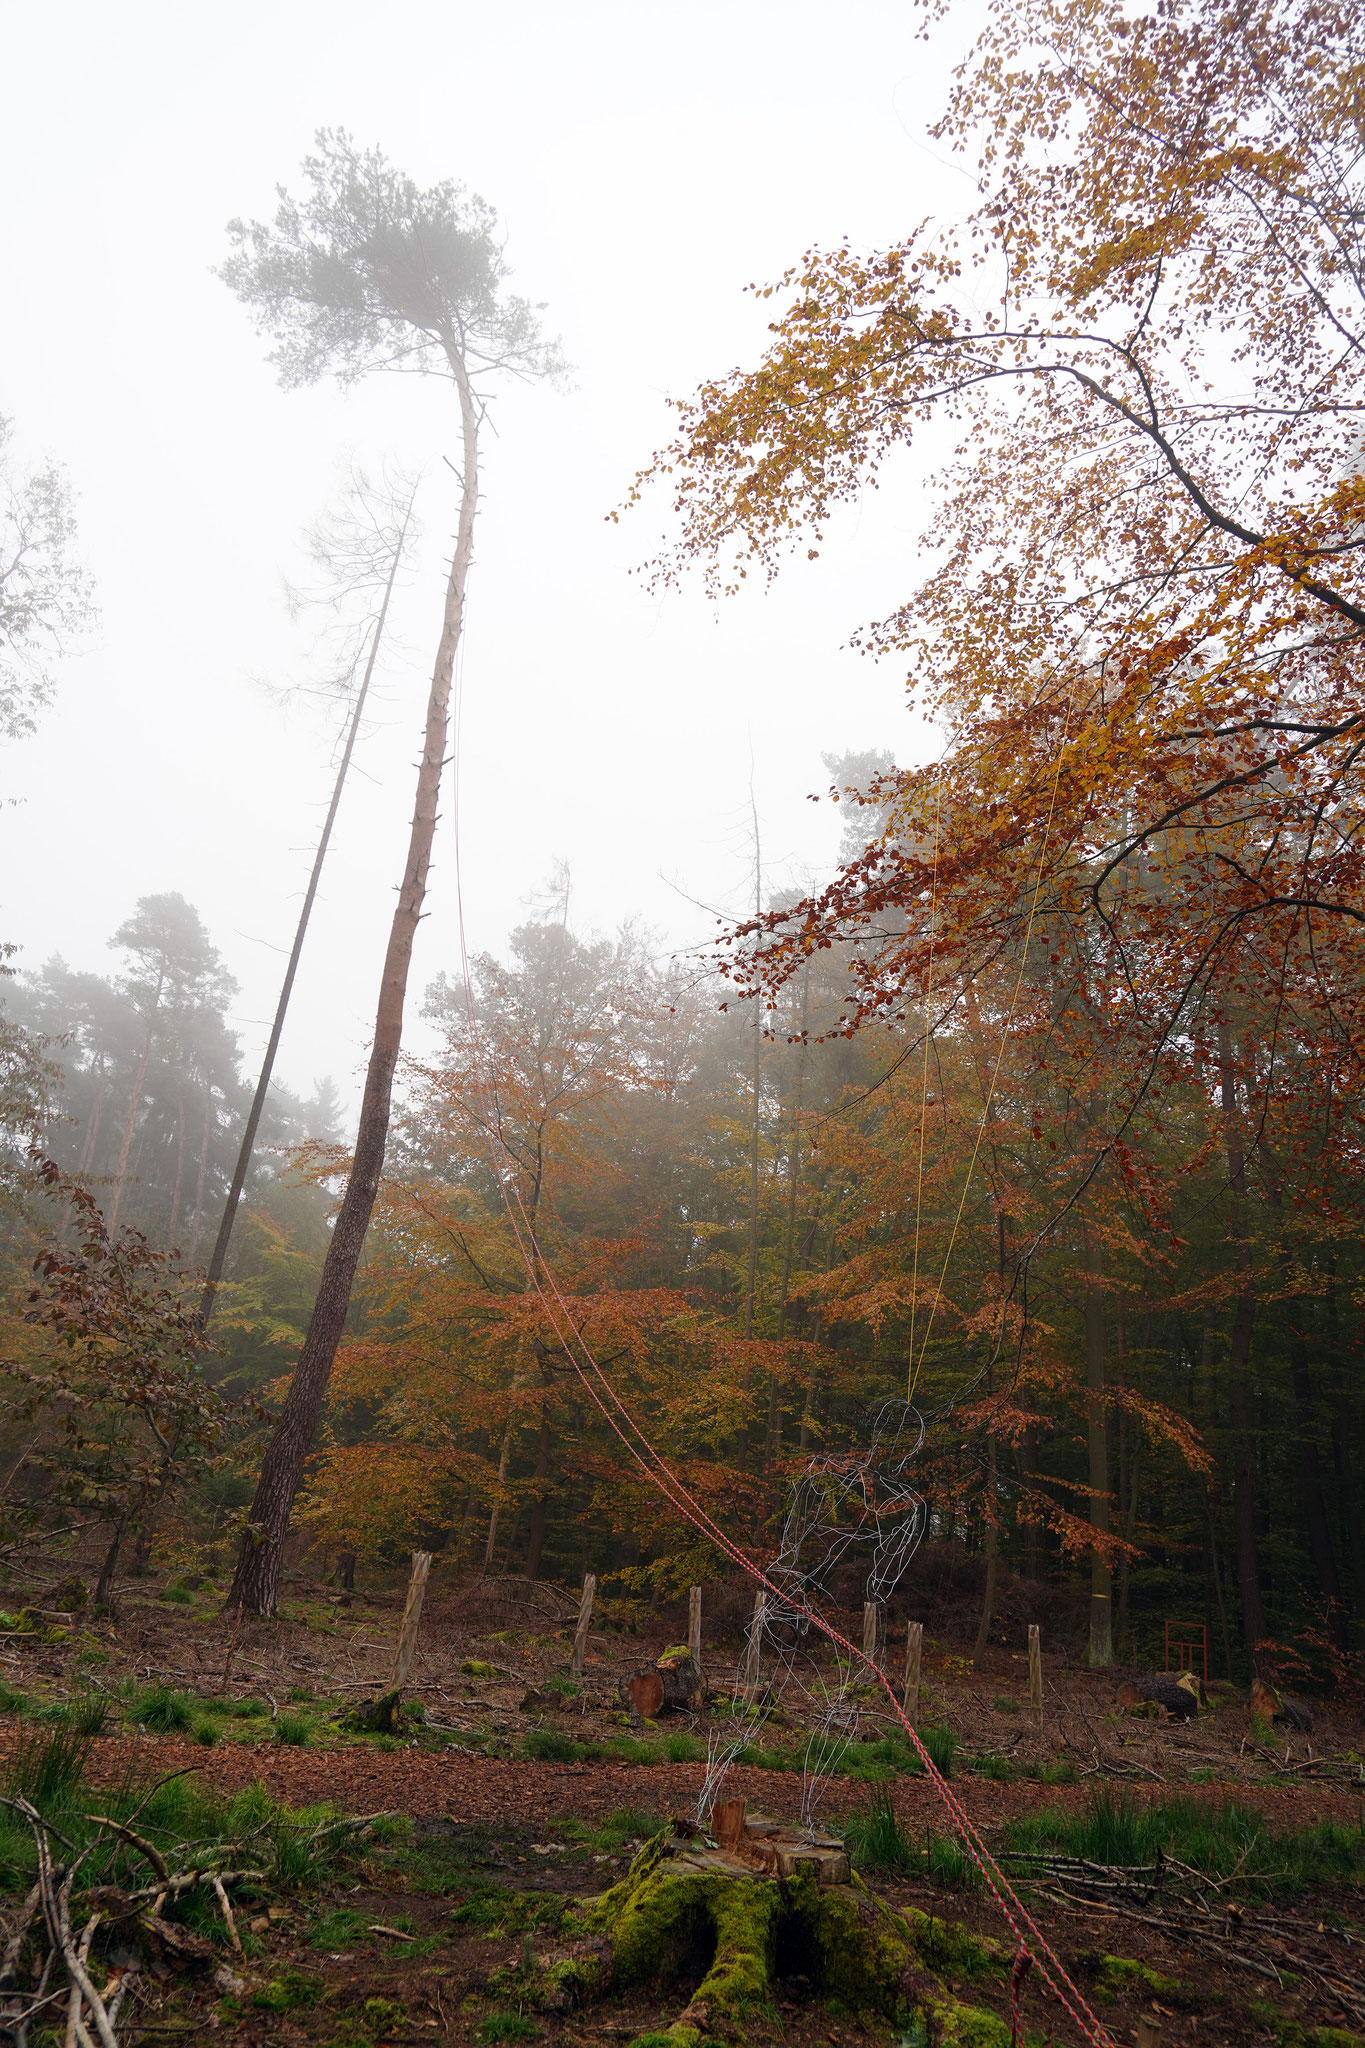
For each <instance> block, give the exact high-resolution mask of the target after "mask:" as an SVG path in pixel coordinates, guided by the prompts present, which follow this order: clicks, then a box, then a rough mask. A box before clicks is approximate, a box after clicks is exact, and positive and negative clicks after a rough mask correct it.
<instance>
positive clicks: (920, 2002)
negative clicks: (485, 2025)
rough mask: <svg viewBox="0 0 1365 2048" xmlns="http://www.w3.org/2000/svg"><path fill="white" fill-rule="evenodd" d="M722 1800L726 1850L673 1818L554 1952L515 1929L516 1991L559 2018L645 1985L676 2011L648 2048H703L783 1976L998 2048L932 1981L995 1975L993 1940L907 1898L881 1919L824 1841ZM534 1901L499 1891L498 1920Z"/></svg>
mask: <svg viewBox="0 0 1365 2048" xmlns="http://www.w3.org/2000/svg"><path fill="white" fill-rule="evenodd" d="M726 1806H727V1809H728V1818H727V1824H726V1834H727V1840H728V1841H729V1842H730V1844H731V1846H729V1847H723V1846H721V1844H720V1842H719V1841H718V1839H717V1838H716V1837H715V1835H714V1832H713V1834H712V1836H711V1837H710V1838H709V1839H708V1837H707V1836H706V1835H705V1834H703V1833H702V1832H701V1831H700V1830H699V1829H697V1828H696V1827H695V1826H694V1825H693V1824H692V1823H691V1822H688V1821H674V1822H672V1823H670V1825H669V1827H667V1828H666V1829H664V1830H663V1832H662V1833H661V1834H658V1835H656V1836H655V1837H654V1838H653V1840H652V1841H649V1842H646V1844H645V1845H644V1847H643V1848H642V1849H641V1850H640V1851H639V1853H638V1854H637V1855H636V1857H635V1859H634V1861H633V1862H632V1864H631V1866H630V1869H629V1870H628V1871H627V1873H626V1875H625V1877H624V1878H623V1879H622V1880H621V1882H620V1883H619V1884H617V1885H613V1886H612V1888H611V1890H610V1891H608V1892H604V1893H602V1894H601V1895H600V1897H597V1898H590V1899H578V1900H575V1901H574V1902H573V1903H572V1904H571V1905H569V1907H568V1908H567V1910H566V1911H565V1913H564V1916H563V1920H562V1922H561V1924H560V1927H559V1930H558V1938H557V1939H556V1941H555V1943H554V1945H553V1946H552V1947H550V1948H549V1949H547V1950H545V1951H543V1952H541V1953H538V1954H532V1953H531V1952H530V1949H531V1944H530V1939H529V1937H528V1954H527V1960H526V1962H524V1963H523V1977H522V1980H521V1985H522V1987H524V1988H522V1989H520V1990H519V1996H521V1997H524V1998H525V2001H526V2003H528V2004H535V2005H539V2006H540V2008H541V2009H542V2010H546V2011H552V2012H565V2011H568V2010H570V2009H572V2008H574V2007H582V2006H587V2005H590V2004H591V2003H593V2002H594V2001H595V2000H597V1999H599V1998H601V1997H604V1996H608V1995H615V1994H618V1993H620V1992H622V1991H626V1990H629V1989H631V1988H632V1987H633V1986H636V1985H657V1986H658V1987H659V1991H660V1994H661V1996H662V1997H663V1998H664V1999H665V2000H666V2001H669V2002H671V2005H672V2008H673V2009H674V2010H676V2011H677V2017H676V2018H675V2019H674V2020H673V2021H672V2023H671V2024H666V2023H665V2022H664V2021H663V2020H660V2022H658V2027H659V2031H657V2032H652V2033H651V2035H650V2041H651V2044H652V2048H654V2044H657V2048H663V2044H665V2043H666V2044H668V2048H700V2044H701V2043H702V2042H703V2041H718V2040H724V2041H742V2040H743V2039H745V2038H746V2036H748V2035H749V2034H750V2032H751V2030H752V2028H753V2027H754V2026H755V2025H756V2024H757V2025H758V2026H760V2027H761V2026H763V2025H764V2023H765V2022H766V2023H768V2025H771V2023H772V2022H773V2021H774V2020H775V2019H776V2018H777V2002H776V2001H777V1994H778V1991H779V1990H780V1989H781V1987H782V1986H783V1985H784V1984H786V1985H795V1986H799V1989H800V1993H801V1996H802V1997H803V1998H806V1997H808V1998H810V1999H811V2000H812V2002H814V2001H821V2002H823V2001H829V2002H830V2003H832V2004H835V2005H837V2007H838V2008H839V2009H840V2010H841V2011H842V2012H847V2013H850V2014H868V2015H870V2016H876V2017H877V2018H878V2019H880V2020H882V2021H889V2022H890V2023H891V2024H892V2025H893V2026H896V2027H898V2028H900V2029H902V2030H908V2031H909V2032H911V2034H912V2035H913V2034H914V2033H915V2032H916V2030H917V2031H918V2033H919V2035H920V2037H921V2038H923V2039H926V2040H931V2041H941V2042H944V2043H945V2044H946V2043H949V2042H957V2043H967V2042H970V2043H971V2044H972V2048H1009V2039H1010V2033H1009V2028H1008V2027H1007V2026H1006V2025H1005V2023H1004V2022H1003V2021H1002V2020H1000V2019H999V2018H997V2017H996V2015H995V2014H994V2013H991V2012H988V2011H986V2010H984V2009H983V2008H981V2007H976V2006H967V2005H963V2004H960V2003H959V2002H958V2001H957V2000H956V1999H955V1998H954V1997H953V1996H952V1994H951V1992H949V1991H948V1990H947V1989H946V1987H945V1984H944V1982H943V1979H944V1978H945V1977H952V1978H958V1977H961V1976H971V1975H978V1974H983V1973H986V1972H992V1973H1002V1972H1004V1971H1007V1970H1008V1968H1009V1955H1008V1952H1007V1951H1006V1950H1005V1949H1004V1948H1003V1947H1002V1946H1001V1944H1000V1943H998V1942H993V1941H989V1940H985V1939H982V1938H979V1937H977V1936H975V1935H972V1934H969V1933H967V1932H966V1931H965V1930H964V1929H962V1928H961V1927H958V1926H955V1925H954V1924H953V1923H951V1922H945V1921H944V1920H943V1918H942V1917H941V1916H940V1915H934V1916H932V1917H931V1916H930V1915H929V1914H927V1913H922V1912H920V1911H918V1910H917V1909H916V1908H914V1907H911V1908H909V1909H908V1910H907V1911H906V1912H905V1913H904V1914H902V1913H897V1912H893V1911H892V1910H891V1908H890V1907H888V1906H886V1905H883V1904H882V1902H881V1901H880V1900H879V1899H878V1898H876V1897H875V1895H874V1894H873V1893H872V1892H870V1891H869V1890H868V1888H867V1886H866V1885H865V1884H864V1883H863V1882H862V1880H861V1879H860V1878H858V1877H854V1876H852V1875H850V1872H849V1865H848V1857H847V1854H846V1853H845V1851H844V1848H843V1844H842V1843H841V1842H839V1841H837V1840H836V1839H835V1838H834V1837H825V1836H820V1835H812V1836H804V1835H801V1834H799V1833H798V1832H797V1831H795V1830H794V1829H789V1828H783V1827H780V1826H779V1825H778V1824H777V1823H776V1822H773V1821H765V1820H761V1819H760V1818H759V1817H758V1816H757V1815H746V1813H745V1811H744V1802H743V1801H742V1800H735V1801H727V1802H726ZM542 1896H543V1895H540V1894H529V1895H526V1902H525V1904H524V1903H523V1901H522V1900H521V1899H519V1898H518V1896H517V1895H515V1894H513V1895H511V1897H510V1898H509V1901H508V1907H507V1912H508V1923H507V1924H508V1926H509V1927H516V1926H525V1925H526V1914H527V1912H528V1911H529V1910H530V1901H533V1900H534V1901H537V1902H539V1901H540V1900H541V1898H542ZM540 1910H541V1911H542V1912H543V1906H542V1907H540ZM679 2008H681V2009H680V2010H679Z"/></svg>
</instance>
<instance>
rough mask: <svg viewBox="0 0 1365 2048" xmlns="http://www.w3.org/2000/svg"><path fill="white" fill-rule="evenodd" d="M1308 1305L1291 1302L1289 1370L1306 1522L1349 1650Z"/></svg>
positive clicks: (1335, 1636) (1341, 1643)
mask: <svg viewBox="0 0 1365 2048" xmlns="http://www.w3.org/2000/svg"><path fill="white" fill-rule="evenodd" d="M1303 1308H1304V1303H1303V1300H1302V1298H1301V1297H1300V1296H1297V1295H1296V1296H1294V1297H1292V1298H1291V1300H1290V1302H1289V1313H1290V1317H1291V1323H1290V1332H1289V1367H1290V1377H1291V1378H1292V1380H1293V1383H1294V1419H1295V1422H1296V1424H1297V1429H1298V1439H1299V1477H1300V1479H1301V1480H1302V1483H1303V1511H1304V1520H1305V1522H1306V1523H1307V1527H1308V1549H1309V1553H1310V1555H1311V1556H1312V1559H1313V1569H1314V1571H1316V1573H1317V1575H1318V1587H1319V1590H1320V1591H1321V1593H1322V1598H1323V1603H1324V1605H1325V1607H1326V1609H1327V1614H1326V1620H1327V1633H1328V1636H1329V1637H1330V1639H1331V1641H1332V1643H1333V1645H1334V1647H1335V1648H1336V1649H1338V1650H1341V1651H1344V1650H1345V1649H1346V1646H1347V1640H1346V1638H1347V1632H1346V1607H1345V1603H1344V1602H1343V1600H1342V1597H1341V1581H1340V1579H1339V1578H1338V1577H1337V1561H1336V1558H1335V1556H1334V1555H1333V1551H1332V1536H1331V1531H1330V1529H1329V1528H1328V1524H1327V1502H1326V1498H1325V1496H1324V1493H1323V1485H1322V1463H1321V1459H1320V1457H1319V1454H1318V1429H1317V1420H1316V1417H1315V1416H1314V1413H1313V1384H1312V1380H1311V1379H1310V1377H1309V1371H1308V1347H1307V1344H1306V1342H1305V1339H1304V1333H1303V1320H1302V1318H1303Z"/></svg>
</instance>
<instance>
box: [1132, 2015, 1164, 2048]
mask: <svg viewBox="0 0 1365 2048" xmlns="http://www.w3.org/2000/svg"><path fill="white" fill-rule="evenodd" d="M1137 2048H1161V2021H1160V2020H1154V2019H1151V2018H1149V2017H1148V2015H1147V2014H1146V2013H1145V2012H1144V2013H1140V2014H1139V2015H1138V2023H1137Z"/></svg>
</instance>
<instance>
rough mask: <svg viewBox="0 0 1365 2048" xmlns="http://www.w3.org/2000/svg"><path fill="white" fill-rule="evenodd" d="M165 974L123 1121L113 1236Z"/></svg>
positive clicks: (110, 1228)
mask: <svg viewBox="0 0 1365 2048" xmlns="http://www.w3.org/2000/svg"><path fill="white" fill-rule="evenodd" d="M164 986H165V976H164V975H163V976H162V978H161V980H160V981H158V982H157V985H156V1000H155V1002H154V1003H153V1004H152V1008H151V1013H150V1015H149V1016H148V1018H147V1033H146V1036H145V1037H144V1039H143V1041H142V1057H141V1059H140V1060H139V1061H138V1063H137V1075H136V1077H135V1079H134V1081H133V1092H132V1094H131V1095H130V1096H129V1098H128V1114H127V1116H126V1117H125V1118H124V1121H123V1138H122V1141H121V1142H120V1144H119V1148H118V1170H117V1172H116V1174H115V1176H114V1199H113V1201H112V1203H111V1204H110V1207H109V1223H108V1226H107V1227H108V1231H109V1235H110V1236H111V1237H112V1236H113V1234H114V1232H115V1230H116V1229H117V1228H118V1212H119V1209H120V1208H121V1206H122V1203H123V1185H124V1181H125V1179H126V1177H127V1173H128V1154H129V1153H130V1152H131V1151H132V1149H133V1127H134V1125H135V1124H136V1123H137V1106H138V1103H139V1102H140V1101H141V1100H142V1084H143V1082H144V1081H145V1080H146V1078H147V1062H148V1060H149V1059H150V1058H151V1056H152V1039H153V1037H154V1036H155V1033H156V1013H157V1011H158V1010H159V1009H160V1008H161V991H162V989H163V988H164Z"/></svg>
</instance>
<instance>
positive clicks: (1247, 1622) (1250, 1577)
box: [1218, 1019, 1266, 1676]
mask: <svg viewBox="0 0 1365 2048" xmlns="http://www.w3.org/2000/svg"><path fill="white" fill-rule="evenodd" d="M1218 1064H1219V1071H1220V1081H1221V1092H1222V1101H1223V1139H1224V1145H1225V1147H1226V1151H1227V1162H1228V1185H1229V1189H1230V1194H1231V1210H1230V1215H1229V1223H1228V1230H1229V1235H1230V1237H1231V1239H1232V1252H1233V1266H1234V1269H1235V1271H1236V1274H1237V1298H1236V1303H1235V1306H1234V1308H1233V1315H1232V1337H1231V1340H1230V1342H1229V1346H1228V1412H1229V1415H1230V1417H1231V1421H1232V1443H1233V1452H1232V1488H1233V1491H1232V1527H1233V1541H1234V1546H1235V1550H1236V1558H1237V1589H1238V1592H1239V1594H1240V1596H1241V1602H1242V1628H1243V1631H1244V1633H1245V1636H1246V1645H1247V1655H1248V1657H1249V1658H1250V1659H1251V1668H1252V1670H1253V1672H1255V1673H1256V1674H1257V1675H1258V1676H1259V1675H1261V1661H1262V1660H1261V1651H1260V1645H1261V1644H1262V1643H1263V1642H1264V1641H1265V1635H1266V1627H1265V1609H1264V1608H1263V1606H1262V1604H1261V1575H1260V1560H1259V1557H1258V1555H1257V1545H1256V1455H1255V1449H1254V1446H1253V1443H1252V1436H1251V1417H1250V1413H1249V1411H1248V1408H1247V1366H1248V1364H1249V1362H1250V1359H1251V1337H1252V1331H1253V1329H1254V1327H1255V1321H1256V1289H1255V1281H1254V1278H1253V1274H1252V1268H1251V1248H1250V1246H1249V1245H1248V1243H1247V1229H1246V1159H1245V1155H1244V1153H1243V1149H1242V1134H1241V1117H1240V1114H1239V1112H1238V1107H1237V1081H1236V1075H1235V1073H1234V1071H1233V1055H1232V1031H1231V1028H1230V1027H1229V1025H1228V1023H1227V1020H1226V1019H1223V1021H1222V1022H1220V1024H1219V1026H1218Z"/></svg>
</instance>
